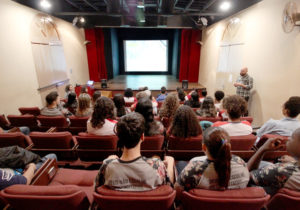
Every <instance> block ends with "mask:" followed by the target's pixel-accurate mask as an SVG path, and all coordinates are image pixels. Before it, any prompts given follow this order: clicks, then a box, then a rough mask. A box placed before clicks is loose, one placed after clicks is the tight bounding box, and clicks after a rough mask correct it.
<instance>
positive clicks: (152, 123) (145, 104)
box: [135, 98, 164, 136]
mask: <svg viewBox="0 0 300 210" xmlns="http://www.w3.org/2000/svg"><path fill="white" fill-rule="evenodd" d="M135 112H138V113H140V114H141V115H143V117H144V119H145V136H154V135H162V134H163V133H164V126H163V125H162V123H161V122H159V121H156V120H154V114H153V106H152V102H151V100H150V99H148V98H141V99H140V100H139V102H138V103H137V105H136V108H135Z"/></svg>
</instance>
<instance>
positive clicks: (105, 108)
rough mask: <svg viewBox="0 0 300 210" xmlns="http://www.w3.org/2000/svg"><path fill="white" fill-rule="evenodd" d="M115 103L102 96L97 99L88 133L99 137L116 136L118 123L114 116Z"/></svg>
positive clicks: (89, 122)
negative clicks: (115, 130)
mask: <svg viewBox="0 0 300 210" xmlns="http://www.w3.org/2000/svg"><path fill="white" fill-rule="evenodd" d="M114 109H115V105H114V102H113V101H112V100H111V99H109V98H107V97H105V96H101V97H100V98H98V99H97V101H96V103H95V106H94V112H93V114H92V117H91V118H90V119H89V120H88V121H87V132H88V133H90V134H95V135H99V136H108V135H115V132H114V127H115V125H116V123H117V121H115V120H113V119H114V118H115V114H114Z"/></svg>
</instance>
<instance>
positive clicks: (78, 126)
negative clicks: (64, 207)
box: [69, 116, 89, 135]
mask: <svg viewBox="0 0 300 210" xmlns="http://www.w3.org/2000/svg"><path fill="white" fill-rule="evenodd" d="M69 119H70V127H69V131H70V132H71V133H72V134H73V135H77V134H78V133H80V132H86V123H87V121H88V119H89V117H75V116H71V117H69Z"/></svg>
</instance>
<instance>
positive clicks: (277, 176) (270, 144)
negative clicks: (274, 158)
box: [247, 128, 300, 195]
mask: <svg viewBox="0 0 300 210" xmlns="http://www.w3.org/2000/svg"><path fill="white" fill-rule="evenodd" d="M282 146H283V145H282V143H281V141H280V139H274V138H271V139H269V140H268V141H267V142H265V144H263V146H261V147H260V148H259V150H258V151H257V152H256V153H255V154H254V155H253V156H252V157H251V158H250V160H249V161H248V164H247V165H248V169H249V171H251V172H250V177H251V181H252V182H253V183H254V184H255V185H259V186H262V187H263V188H264V189H265V190H266V192H267V193H268V194H271V195H272V194H275V193H276V192H277V190H279V189H280V188H283V187H285V188H289V189H292V190H298V191H299V190H300V164H299V158H300V128H298V129H296V130H295V131H294V132H293V134H292V137H291V139H290V140H289V141H288V142H287V144H286V148H287V151H288V153H289V154H291V155H292V156H293V157H295V158H296V159H297V160H295V159H294V160H293V158H291V157H290V158H289V156H283V157H284V158H281V162H279V163H276V164H272V163H270V164H268V165H266V164H264V166H263V167H261V168H258V167H259V164H260V161H261V160H262V158H263V156H264V154H265V152H267V151H273V150H278V149H280V148H281V147H282ZM250 183H251V182H250Z"/></svg>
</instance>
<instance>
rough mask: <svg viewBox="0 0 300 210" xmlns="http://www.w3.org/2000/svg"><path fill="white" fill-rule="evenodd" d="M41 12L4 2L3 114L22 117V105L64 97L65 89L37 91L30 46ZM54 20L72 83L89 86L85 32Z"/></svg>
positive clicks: (0, 12)
mask: <svg viewBox="0 0 300 210" xmlns="http://www.w3.org/2000/svg"><path fill="white" fill-rule="evenodd" d="M37 13H39V11H36V10H33V9H30V8H28V7H25V6H22V5H20V4H18V3H15V2H13V1H11V0H1V1H0V20H1V21H0V28H1V33H0V90H1V93H0V114H2V113H3V114H6V115H7V114H19V112H18V107H21V106H38V107H42V106H43V105H44V97H45V95H46V94H47V93H48V92H50V91H53V90H58V91H59V93H60V94H61V96H63V92H64V91H63V89H64V87H63V86H61V87H59V88H49V89H48V90H44V91H42V92H39V91H37V89H38V82H37V76H36V71H35V65H34V60H33V55H32V49H31V43H30V41H31V40H30V26H31V23H32V20H33V18H34V16H35V15H36V14H37ZM53 19H54V22H55V23H56V25H57V27H58V32H59V34H60V36H61V41H62V43H63V47H64V53H65V58H66V64H67V72H68V77H69V79H70V83H71V84H75V83H78V84H83V83H86V81H87V80H88V79H89V73H88V63H87V55H86V48H85V45H83V42H84V40H85V39H84V32H83V31H82V30H78V29H77V28H75V27H73V26H72V24H70V23H68V22H66V21H63V20H60V19H57V18H53ZM71 69H72V71H71Z"/></svg>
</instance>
